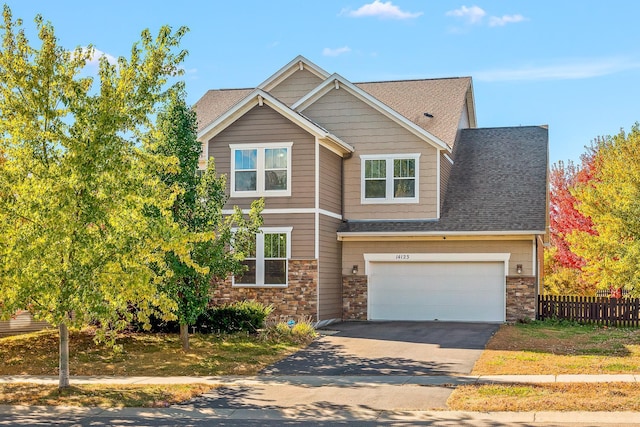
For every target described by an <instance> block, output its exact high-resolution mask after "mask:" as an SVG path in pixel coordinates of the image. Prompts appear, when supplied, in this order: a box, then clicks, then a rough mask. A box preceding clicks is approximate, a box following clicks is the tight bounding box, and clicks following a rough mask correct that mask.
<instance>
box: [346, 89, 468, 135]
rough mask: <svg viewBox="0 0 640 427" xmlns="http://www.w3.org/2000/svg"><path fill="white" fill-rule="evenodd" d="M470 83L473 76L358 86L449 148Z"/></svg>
mask: <svg viewBox="0 0 640 427" xmlns="http://www.w3.org/2000/svg"><path fill="white" fill-rule="evenodd" d="M470 84H471V77H459V78H446V79H426V80H400V81H387V82H371V83H355V85H356V86H358V87H359V88H360V89H362V90H364V91H365V92H367V93H369V94H370V95H373V96H374V97H375V98H377V99H378V100H379V101H381V102H383V103H384V104H386V105H387V106H388V107H390V108H392V109H393V110H395V111H396V112H398V113H400V114H401V115H403V116H404V117H406V118H407V119H409V120H411V121H412V122H413V123H415V124H416V125H418V126H420V127H421V128H423V129H424V130H426V131H427V132H429V133H431V134H432V135H434V136H437V137H438V138H440V139H441V140H442V141H444V142H445V143H446V144H447V145H449V146H450V147H451V146H453V143H454V141H455V138H456V133H457V130H458V122H459V121H460V116H461V113H462V109H463V108H464V102H465V97H466V93H467V90H468V89H469V86H470ZM424 113H429V114H431V115H433V117H426V116H425V115H424Z"/></svg>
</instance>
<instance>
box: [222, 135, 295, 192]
mask: <svg viewBox="0 0 640 427" xmlns="http://www.w3.org/2000/svg"><path fill="white" fill-rule="evenodd" d="M292 146H293V143H292V142H283V143H264V144H231V145H230V146H229V147H230V148H231V197H260V196H290V195H291V147H292Z"/></svg>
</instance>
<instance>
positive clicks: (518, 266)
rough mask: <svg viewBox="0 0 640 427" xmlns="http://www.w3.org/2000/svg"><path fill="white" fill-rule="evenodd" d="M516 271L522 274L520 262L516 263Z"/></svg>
mask: <svg viewBox="0 0 640 427" xmlns="http://www.w3.org/2000/svg"><path fill="white" fill-rule="evenodd" d="M516 273H518V274H522V264H518V265H516Z"/></svg>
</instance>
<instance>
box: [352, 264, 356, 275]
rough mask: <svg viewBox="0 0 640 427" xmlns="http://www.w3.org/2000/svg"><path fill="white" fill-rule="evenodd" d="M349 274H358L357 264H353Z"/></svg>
mask: <svg viewBox="0 0 640 427" xmlns="http://www.w3.org/2000/svg"><path fill="white" fill-rule="evenodd" d="M351 274H358V264H354V265H353V268H352V269H351Z"/></svg>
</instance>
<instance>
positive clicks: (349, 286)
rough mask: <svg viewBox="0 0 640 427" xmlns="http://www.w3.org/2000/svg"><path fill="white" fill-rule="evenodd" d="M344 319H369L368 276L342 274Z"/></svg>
mask: <svg viewBox="0 0 640 427" xmlns="http://www.w3.org/2000/svg"><path fill="white" fill-rule="evenodd" d="M342 320H367V276H355V275H354V276H342Z"/></svg>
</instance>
